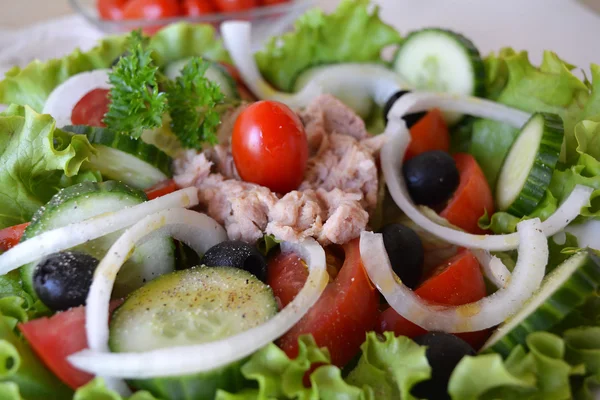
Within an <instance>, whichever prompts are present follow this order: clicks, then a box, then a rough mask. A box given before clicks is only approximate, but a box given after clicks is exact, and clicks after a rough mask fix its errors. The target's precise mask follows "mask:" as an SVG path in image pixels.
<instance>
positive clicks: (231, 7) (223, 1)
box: [214, 0, 258, 12]
mask: <svg viewBox="0 0 600 400" xmlns="http://www.w3.org/2000/svg"><path fill="white" fill-rule="evenodd" d="M214 3H215V5H216V6H217V9H218V10H219V11H221V12H235V11H245V10H250V9H252V8H254V7H257V6H258V0H214Z"/></svg>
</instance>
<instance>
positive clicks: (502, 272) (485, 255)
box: [472, 249, 511, 288]
mask: <svg viewBox="0 0 600 400" xmlns="http://www.w3.org/2000/svg"><path fill="white" fill-rule="evenodd" d="M472 252H473V254H474V255H475V257H476V258H477V261H479V265H481V269H482V270H483V275H484V276H485V277H486V278H488V279H489V280H490V282H492V283H493V284H494V285H495V286H496V287H497V288H503V287H505V286H506V285H508V284H509V283H510V278H511V273H510V271H509V270H508V268H506V265H504V263H503V262H502V260H500V259H499V258H498V257H496V256H493V255H491V254H490V252H489V251H485V250H477V249H473V250H472Z"/></svg>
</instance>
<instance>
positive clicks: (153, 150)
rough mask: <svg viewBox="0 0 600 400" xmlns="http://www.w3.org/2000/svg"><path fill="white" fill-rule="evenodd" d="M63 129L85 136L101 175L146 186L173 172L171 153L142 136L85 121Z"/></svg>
mask: <svg viewBox="0 0 600 400" xmlns="http://www.w3.org/2000/svg"><path fill="white" fill-rule="evenodd" d="M63 129H64V130H66V131H68V132H73V133H76V134H82V135H86V136H87V138H88V140H89V141H90V143H91V144H93V145H94V148H95V149H96V154H95V155H93V156H92V157H91V158H90V160H89V163H90V164H91V166H92V167H93V168H94V169H96V170H98V171H99V172H100V173H101V174H102V176H104V177H107V178H109V179H114V180H117V181H121V182H123V183H125V184H126V185H129V186H132V187H135V188H137V189H146V188H149V187H150V186H153V185H155V184H157V183H159V182H161V181H164V180H165V179H168V178H170V177H171V176H172V171H171V168H172V167H171V165H172V163H173V160H172V159H171V157H169V156H168V155H166V154H165V153H163V152H162V151H160V150H159V149H158V148H157V147H155V146H153V145H151V144H148V143H145V142H143V141H142V140H138V139H134V138H132V137H130V136H127V135H121V134H118V133H115V132H113V131H111V130H109V129H106V128H95V127H90V126H85V125H78V126H67V127H65V128H63Z"/></svg>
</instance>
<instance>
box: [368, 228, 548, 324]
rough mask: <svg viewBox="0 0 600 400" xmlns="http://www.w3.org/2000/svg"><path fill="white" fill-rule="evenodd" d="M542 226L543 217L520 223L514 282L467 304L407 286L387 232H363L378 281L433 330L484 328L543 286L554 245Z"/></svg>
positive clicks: (401, 310) (400, 309) (401, 308)
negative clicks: (431, 299)
mask: <svg viewBox="0 0 600 400" xmlns="http://www.w3.org/2000/svg"><path fill="white" fill-rule="evenodd" d="M540 227H541V223H540V220H539V219H537V218H536V219H531V220H527V221H523V222H520V223H519V224H518V225H517V231H518V234H519V236H520V245H519V258H518V260H517V264H516V266H515V269H514V271H513V273H512V277H511V280H510V283H509V284H508V285H507V286H506V287H503V288H501V289H499V290H498V291H497V292H495V293H494V294H492V295H490V296H488V297H485V298H483V299H481V300H479V301H477V302H474V303H469V304H465V305H462V306H447V307H446V306H439V305H432V304H430V303H428V302H426V301H425V300H423V299H421V298H420V297H418V296H417V295H416V294H415V293H414V292H413V291H412V290H410V289H409V288H408V287H406V286H405V285H404V284H403V283H402V281H400V280H399V278H398V277H397V276H396V275H395V274H394V272H393V271H392V266H391V264H390V260H389V258H388V256H387V253H386V251H385V246H384V244H383V239H382V236H381V234H378V233H373V232H363V233H362V234H361V237H360V255H361V258H362V261H363V264H364V266H365V269H366V270H367V273H368V274H369V277H370V278H371V280H372V281H373V283H374V284H375V285H376V286H377V288H378V289H379V290H380V291H381V293H382V294H383V295H384V297H385V298H386V300H387V301H388V303H389V304H390V306H392V307H393V308H394V310H396V312H397V313H398V314H400V315H402V316H403V317H404V318H406V319H407V320H409V321H411V322H412V323H414V324H416V325H419V326H420V327H422V328H424V329H426V330H429V331H432V330H436V331H444V332H451V333H455V332H471V331H479V330H482V329H487V328H490V327H492V326H495V325H498V324H500V323H501V322H503V321H505V320H506V319H507V318H508V317H510V316H511V315H512V314H514V313H515V312H516V311H518V310H519V309H520V308H521V307H522V306H523V304H524V303H525V301H526V300H527V299H528V298H529V297H531V295H532V294H533V293H534V292H535V290H537V289H538V288H539V286H540V284H541V282H542V279H543V278H544V272H545V269H546V264H547V263H548V243H547V241H546V237H545V236H544V234H543V233H542V231H541V229H540Z"/></svg>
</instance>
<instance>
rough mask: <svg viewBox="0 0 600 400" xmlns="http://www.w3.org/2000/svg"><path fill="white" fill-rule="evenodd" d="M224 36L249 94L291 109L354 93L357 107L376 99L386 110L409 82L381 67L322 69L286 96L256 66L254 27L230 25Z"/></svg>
mask: <svg viewBox="0 0 600 400" xmlns="http://www.w3.org/2000/svg"><path fill="white" fill-rule="evenodd" d="M221 35H222V36H223V41H224V43H225V47H227V50H228V51H229V54H230V55H231V58H233V61H234V63H235V66H236V67H237V68H238V70H239V71H240V74H241V75H242V77H243V78H244V81H245V83H246V84H247V85H248V87H249V88H250V90H252V92H253V93H254V94H255V95H256V96H257V97H258V98H260V99H271V100H276V101H280V102H282V103H285V104H287V105H288V106H290V107H292V108H302V107H305V106H307V105H308V104H309V103H310V102H311V101H312V100H313V99H314V98H315V97H317V96H318V95H320V94H323V93H330V94H333V95H340V96H338V97H341V98H343V97H344V96H341V94H342V93H344V92H352V93H353V96H354V97H355V98H356V96H359V97H364V98H365V99H364V100H357V99H354V101H353V103H354V104H362V103H370V101H371V99H374V100H375V102H377V104H379V105H380V106H383V105H384V104H385V103H386V101H387V100H388V99H389V98H390V96H391V95H392V94H394V93H395V92H397V91H398V90H400V89H401V88H403V87H406V82H405V81H404V80H403V79H402V78H401V77H400V76H399V75H398V74H397V73H395V72H394V71H392V70H390V69H388V68H385V67H384V66H381V65H378V64H364V63H362V64H360V63H344V64H339V65H332V66H330V67H329V66H328V67H327V68H325V69H321V71H319V72H318V73H317V74H316V75H315V76H314V77H313V79H311V81H310V82H308V83H307V84H306V85H305V86H304V87H303V88H302V90H300V91H299V92H298V93H284V92H280V91H277V90H276V89H274V88H273V87H272V86H271V85H269V83H267V82H266V81H265V80H264V78H263V77H262V75H261V74H260V71H259V70H258V66H257V65H256V61H255V58H254V54H252V46H251V24H250V23H249V22H245V21H228V22H224V23H223V24H222V25H221Z"/></svg>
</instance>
